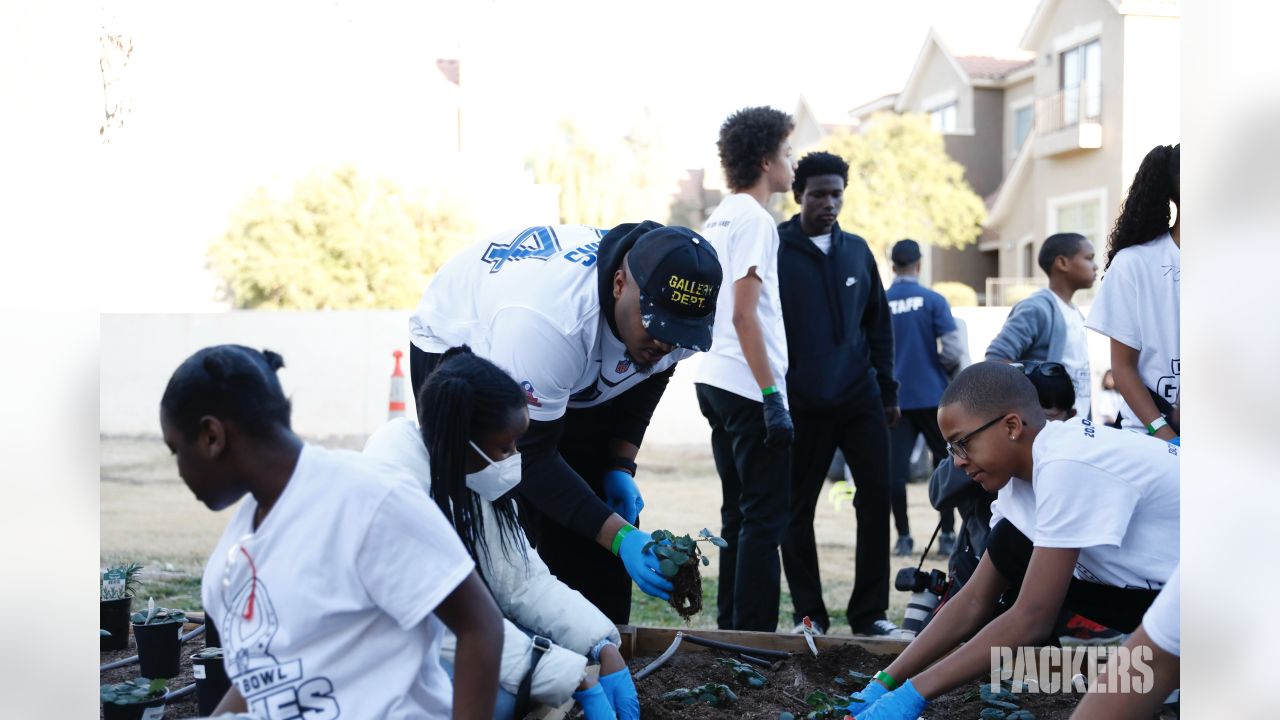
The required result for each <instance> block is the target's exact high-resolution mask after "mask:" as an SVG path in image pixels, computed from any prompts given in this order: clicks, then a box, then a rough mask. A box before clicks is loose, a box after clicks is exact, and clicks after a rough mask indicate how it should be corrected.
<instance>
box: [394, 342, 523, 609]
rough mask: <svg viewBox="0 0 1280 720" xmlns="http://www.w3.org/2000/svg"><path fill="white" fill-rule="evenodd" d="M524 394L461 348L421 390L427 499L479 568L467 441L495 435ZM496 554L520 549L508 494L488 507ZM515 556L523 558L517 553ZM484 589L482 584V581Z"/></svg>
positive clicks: (483, 547) (478, 527) (482, 544)
mask: <svg viewBox="0 0 1280 720" xmlns="http://www.w3.org/2000/svg"><path fill="white" fill-rule="evenodd" d="M525 402H526V401H525V394H524V391H522V390H521V389H520V386H519V385H517V384H516V381H515V380H512V379H511V376H510V375H508V374H507V373H506V372H504V371H503V370H502V369H501V368H499V367H498V366H497V365H494V364H493V363H491V362H489V361H488V360H485V359H484V358H481V357H479V356H477V355H475V354H473V353H472V352H471V348H469V347H467V346H466V345H461V346H459V347H455V348H450V349H449V350H448V351H446V352H445V353H444V355H443V356H442V357H441V358H440V363H439V364H438V365H436V368H435V370H434V371H433V372H432V373H431V374H430V375H429V376H427V379H426V381H425V382H424V383H423V384H422V392H421V395H420V398H419V403H418V423H419V424H420V425H421V427H422V441H423V442H424V443H425V444H426V446H427V453H428V454H429V455H430V456H431V497H432V498H433V499H434V500H435V501H436V505H439V506H440V510H441V512H443V513H444V516H445V517H446V518H448V519H449V522H450V523H451V524H452V525H453V528H454V530H455V531H456V532H457V533H458V536H459V537H460V538H461V539H462V544H463V546H464V547H466V548H467V552H468V553H469V554H470V555H471V559H472V560H475V561H476V563H477V567H479V566H480V563H479V560H480V553H484V555H485V557H486V558H489V557H490V555H489V546H488V542H487V541H486V540H485V535H484V511H483V506H482V504H481V503H482V502H483V501H482V499H481V498H480V496H479V495H477V494H476V493H475V492H474V491H472V490H471V489H470V488H468V487H467V470H466V465H467V451H468V448H469V447H470V441H471V440H473V439H474V438H477V437H479V436H481V435H485V434H488V433H493V432H499V431H502V430H504V429H506V428H507V427H508V426H509V425H510V423H511V416H512V414H513V413H515V412H516V411H518V410H520V409H521V408H523V407H524V406H525ZM492 505H493V511H494V514H495V515H496V516H497V519H498V527H499V537H500V538H501V542H502V552H503V554H504V555H505V556H508V557H510V553H511V552H512V549H513V548H519V547H520V535H519V533H521V532H523V531H522V530H521V528H520V522H519V518H518V517H517V515H516V501H515V498H514V497H512V495H511V494H510V493H508V494H507V495H504V496H502V497H500V498H498V499H497V500H495V501H493V503H492ZM515 554H517V555H519V556H520V557H521V558H524V559H525V561H526V562H527V561H528V559H527V558H525V555H524V552H523V550H522V549H521V550H517V551H516V552H515ZM486 584H487V580H486Z"/></svg>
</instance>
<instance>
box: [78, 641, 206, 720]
mask: <svg viewBox="0 0 1280 720" xmlns="http://www.w3.org/2000/svg"><path fill="white" fill-rule="evenodd" d="M194 627H195V626H194V625H187V626H186V628H185V629H184V630H183V633H187V632H190V631H191V629H192V628H194ZM203 649H204V636H203V635H199V636H197V637H194V638H192V639H190V640H188V641H187V642H185V643H183V644H182V651H181V653H179V654H180V656H181V657H180V659H179V661H178V676H177V677H175V678H171V679H169V680H168V681H167V682H168V685H169V692H170V693H172V692H175V691H177V690H181V689H182V688H184V687H186V686H188V685H191V684H193V683H194V682H195V681H196V679H195V677H193V676H192V674H191V655H192V654H194V653H197V652H199V651H201V650H203ZM137 654H138V648H137V646H136V645H135V644H134V642H133V633H132V632H130V633H129V647H128V648H126V649H124V650H111V651H108V652H102V653H99V654H98V664H99V665H106V664H107V663H109V662H115V661H116V660H123V659H125V658H128V657H133V656H134V655H137ZM99 677H100V680H99V683H100V684H102V685H106V684H109V683H118V682H124V681H125V680H132V679H133V678H136V677H138V663H136V662H135V663H133V664H132V665H125V666H124V667H118V668H115V669H114V670H107V671H106V672H102V673H99ZM98 717H102V712H101V705H99V712H98ZM164 717H165V720H172V719H173V718H196V717H200V712H199V708H198V707H197V706H196V693H195V690H192V691H191V694H189V695H186V696H185V697H181V698H178V699H177V700H170V701H169V702H167V703H165V706H164Z"/></svg>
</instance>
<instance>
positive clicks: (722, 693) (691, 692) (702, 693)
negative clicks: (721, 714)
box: [662, 683, 738, 707]
mask: <svg viewBox="0 0 1280 720" xmlns="http://www.w3.org/2000/svg"><path fill="white" fill-rule="evenodd" d="M662 699H663V700H669V701H672V702H678V703H680V704H681V705H692V704H694V703H699V702H702V703H706V704H708V705H710V706H712V707H725V706H727V705H728V704H729V703H733V702H737V701H738V696H737V695H735V694H734V692H733V691H732V690H730V689H729V686H728V685H722V684H720V683H707V684H705V685H699V686H698V687H695V688H676V689H675V690H672V691H671V692H668V693H663V695H662Z"/></svg>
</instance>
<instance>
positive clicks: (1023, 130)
mask: <svg viewBox="0 0 1280 720" xmlns="http://www.w3.org/2000/svg"><path fill="white" fill-rule="evenodd" d="M1035 116H1036V110H1035V105H1033V104H1031V103H1027V104H1026V105H1023V106H1021V107H1016V108H1014V109H1013V152H1014V154H1015V155H1016V154H1017V152H1018V151H1019V150H1021V149H1022V143H1024V142H1026V141H1027V137H1028V136H1029V135H1031V127H1032V124H1033V121H1034V120H1035Z"/></svg>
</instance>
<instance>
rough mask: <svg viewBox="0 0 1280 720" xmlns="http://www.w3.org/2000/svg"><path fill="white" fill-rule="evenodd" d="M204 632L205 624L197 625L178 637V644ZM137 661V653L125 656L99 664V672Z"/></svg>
mask: <svg viewBox="0 0 1280 720" xmlns="http://www.w3.org/2000/svg"><path fill="white" fill-rule="evenodd" d="M203 633H204V625H200V626H199V627H197V628H196V629H195V630H192V631H191V632H189V633H187V634H186V635H181V636H179V637H178V644H179V645H182V644H183V643H185V642H186V641H188V640H190V639H191V638H194V637H199V636H200V635H201V634H203ZM136 662H138V656H137V655H134V656H133V657H127V658H123V659H121V660H116V661H115V662H109V663H107V664H106V665H99V666H98V672H100V673H103V672H106V671H108V670H115V669H116V668H118V667H124V666H125V665H132V664H134V663H136ZM191 687H193V688H194V687H195V685H192V686H191Z"/></svg>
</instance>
